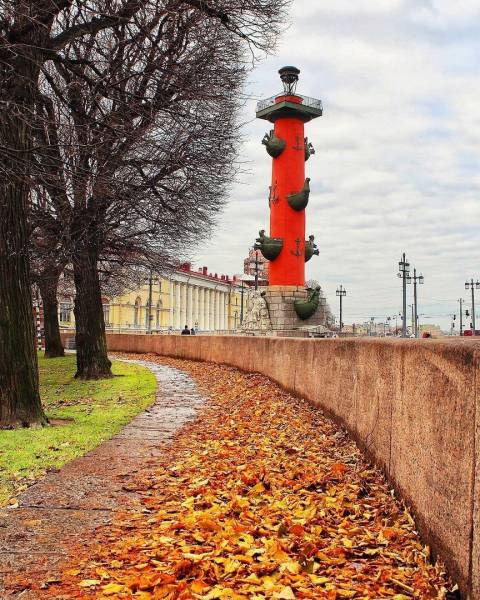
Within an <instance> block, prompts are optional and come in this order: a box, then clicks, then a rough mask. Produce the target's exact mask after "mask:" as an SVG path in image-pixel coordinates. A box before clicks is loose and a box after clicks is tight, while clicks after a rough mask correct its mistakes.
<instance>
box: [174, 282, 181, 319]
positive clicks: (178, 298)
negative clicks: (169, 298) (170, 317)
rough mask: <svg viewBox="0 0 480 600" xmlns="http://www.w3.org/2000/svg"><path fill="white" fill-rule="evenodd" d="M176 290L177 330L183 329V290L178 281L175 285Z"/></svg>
mask: <svg viewBox="0 0 480 600" xmlns="http://www.w3.org/2000/svg"><path fill="white" fill-rule="evenodd" d="M175 288H176V292H177V305H176V306H175V311H176V312H175V324H176V329H181V325H180V322H181V320H182V313H181V309H182V290H181V287H180V283H179V282H178V281H177V283H176V284H175Z"/></svg>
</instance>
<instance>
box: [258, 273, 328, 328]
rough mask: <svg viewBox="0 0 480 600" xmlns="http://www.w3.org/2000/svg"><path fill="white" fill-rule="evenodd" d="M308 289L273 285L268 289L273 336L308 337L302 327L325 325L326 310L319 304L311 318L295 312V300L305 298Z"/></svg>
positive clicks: (267, 299) (267, 297) (267, 298)
mask: <svg viewBox="0 0 480 600" xmlns="http://www.w3.org/2000/svg"><path fill="white" fill-rule="evenodd" d="M306 298H307V290H306V289H305V288H304V287H303V286H295V285H271V286H269V287H268V288H267V289H266V295H265V299H266V301H267V305H268V310H269V313H270V321H271V324H272V331H271V333H270V335H273V336H289V337H308V333H307V332H306V331H304V330H302V329H300V328H301V327H308V326H310V327H313V326H315V325H323V324H324V323H323V321H324V311H323V310H322V309H323V307H322V306H319V307H318V309H317V310H316V312H315V314H314V315H312V316H311V317H310V318H309V319H306V320H302V319H299V318H298V316H297V313H296V312H295V308H294V302H295V301H296V300H305V299H306Z"/></svg>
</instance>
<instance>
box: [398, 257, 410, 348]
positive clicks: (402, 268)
mask: <svg viewBox="0 0 480 600" xmlns="http://www.w3.org/2000/svg"><path fill="white" fill-rule="evenodd" d="M398 269H399V273H398V274H397V276H398V277H400V278H401V279H402V292H403V304H402V309H403V322H402V337H404V338H406V337H407V277H408V276H409V274H410V263H409V262H408V261H407V259H406V257H405V252H404V253H403V254H402V258H401V259H400V262H399V263H398Z"/></svg>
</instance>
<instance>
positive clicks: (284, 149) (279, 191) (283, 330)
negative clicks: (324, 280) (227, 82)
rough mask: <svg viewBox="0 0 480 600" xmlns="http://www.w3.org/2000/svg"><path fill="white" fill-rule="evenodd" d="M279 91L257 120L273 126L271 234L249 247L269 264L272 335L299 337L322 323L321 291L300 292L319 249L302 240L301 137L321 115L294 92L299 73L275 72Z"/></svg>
mask: <svg viewBox="0 0 480 600" xmlns="http://www.w3.org/2000/svg"><path fill="white" fill-rule="evenodd" d="M279 74H280V79H281V80H282V83H283V92H281V93H280V94H277V95H276V96H273V97H272V98H268V99H267V100H262V101H261V102H259V103H258V105H257V110H256V116H257V118H259V119H265V120H266V121H269V122H270V123H273V124H274V128H273V129H270V130H269V132H267V133H266V134H265V136H264V138H263V140H262V144H264V145H265V147H266V150H267V153H268V154H269V156H271V158H272V181H271V186H270V195H269V199H268V204H269V208H270V235H266V234H265V230H263V229H262V230H260V232H259V236H258V237H257V240H256V243H255V246H254V248H255V249H256V250H260V251H261V252H262V254H263V256H264V257H265V258H266V259H267V260H269V261H270V263H269V285H268V287H267V288H266V290H265V294H264V296H263V297H264V300H265V303H266V305H267V307H268V313H269V317H270V325H271V329H270V330H269V331H271V334H272V335H294V336H296V335H299V336H301V335H302V328H303V331H304V330H305V327H306V326H316V325H321V324H323V323H324V314H323V313H324V311H321V310H319V307H320V306H321V304H322V301H324V298H321V294H320V288H315V289H306V288H305V263H306V262H307V261H309V260H310V259H311V258H312V257H313V256H318V254H319V251H318V248H317V245H316V244H315V238H314V236H313V235H310V236H309V237H308V239H307V240H306V239H305V209H306V208H307V206H308V203H309V200H310V178H309V177H305V162H306V161H307V160H308V159H309V158H310V157H311V156H312V155H313V154H315V149H314V147H313V145H312V144H311V142H309V141H308V138H306V137H305V132H304V129H305V123H308V122H309V121H311V120H312V119H315V118H317V117H320V116H321V115H322V112H323V109H322V103H321V101H320V100H316V99H314V98H308V97H306V96H301V95H299V94H297V93H296V86H297V82H298V76H299V74H300V71H299V69H297V68H296V67H283V68H282V69H280V71H279Z"/></svg>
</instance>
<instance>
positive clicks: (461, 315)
mask: <svg viewBox="0 0 480 600" xmlns="http://www.w3.org/2000/svg"><path fill="white" fill-rule="evenodd" d="M458 302H459V303H460V336H462V335H463V308H462V304H463V298H459V299H458Z"/></svg>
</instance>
